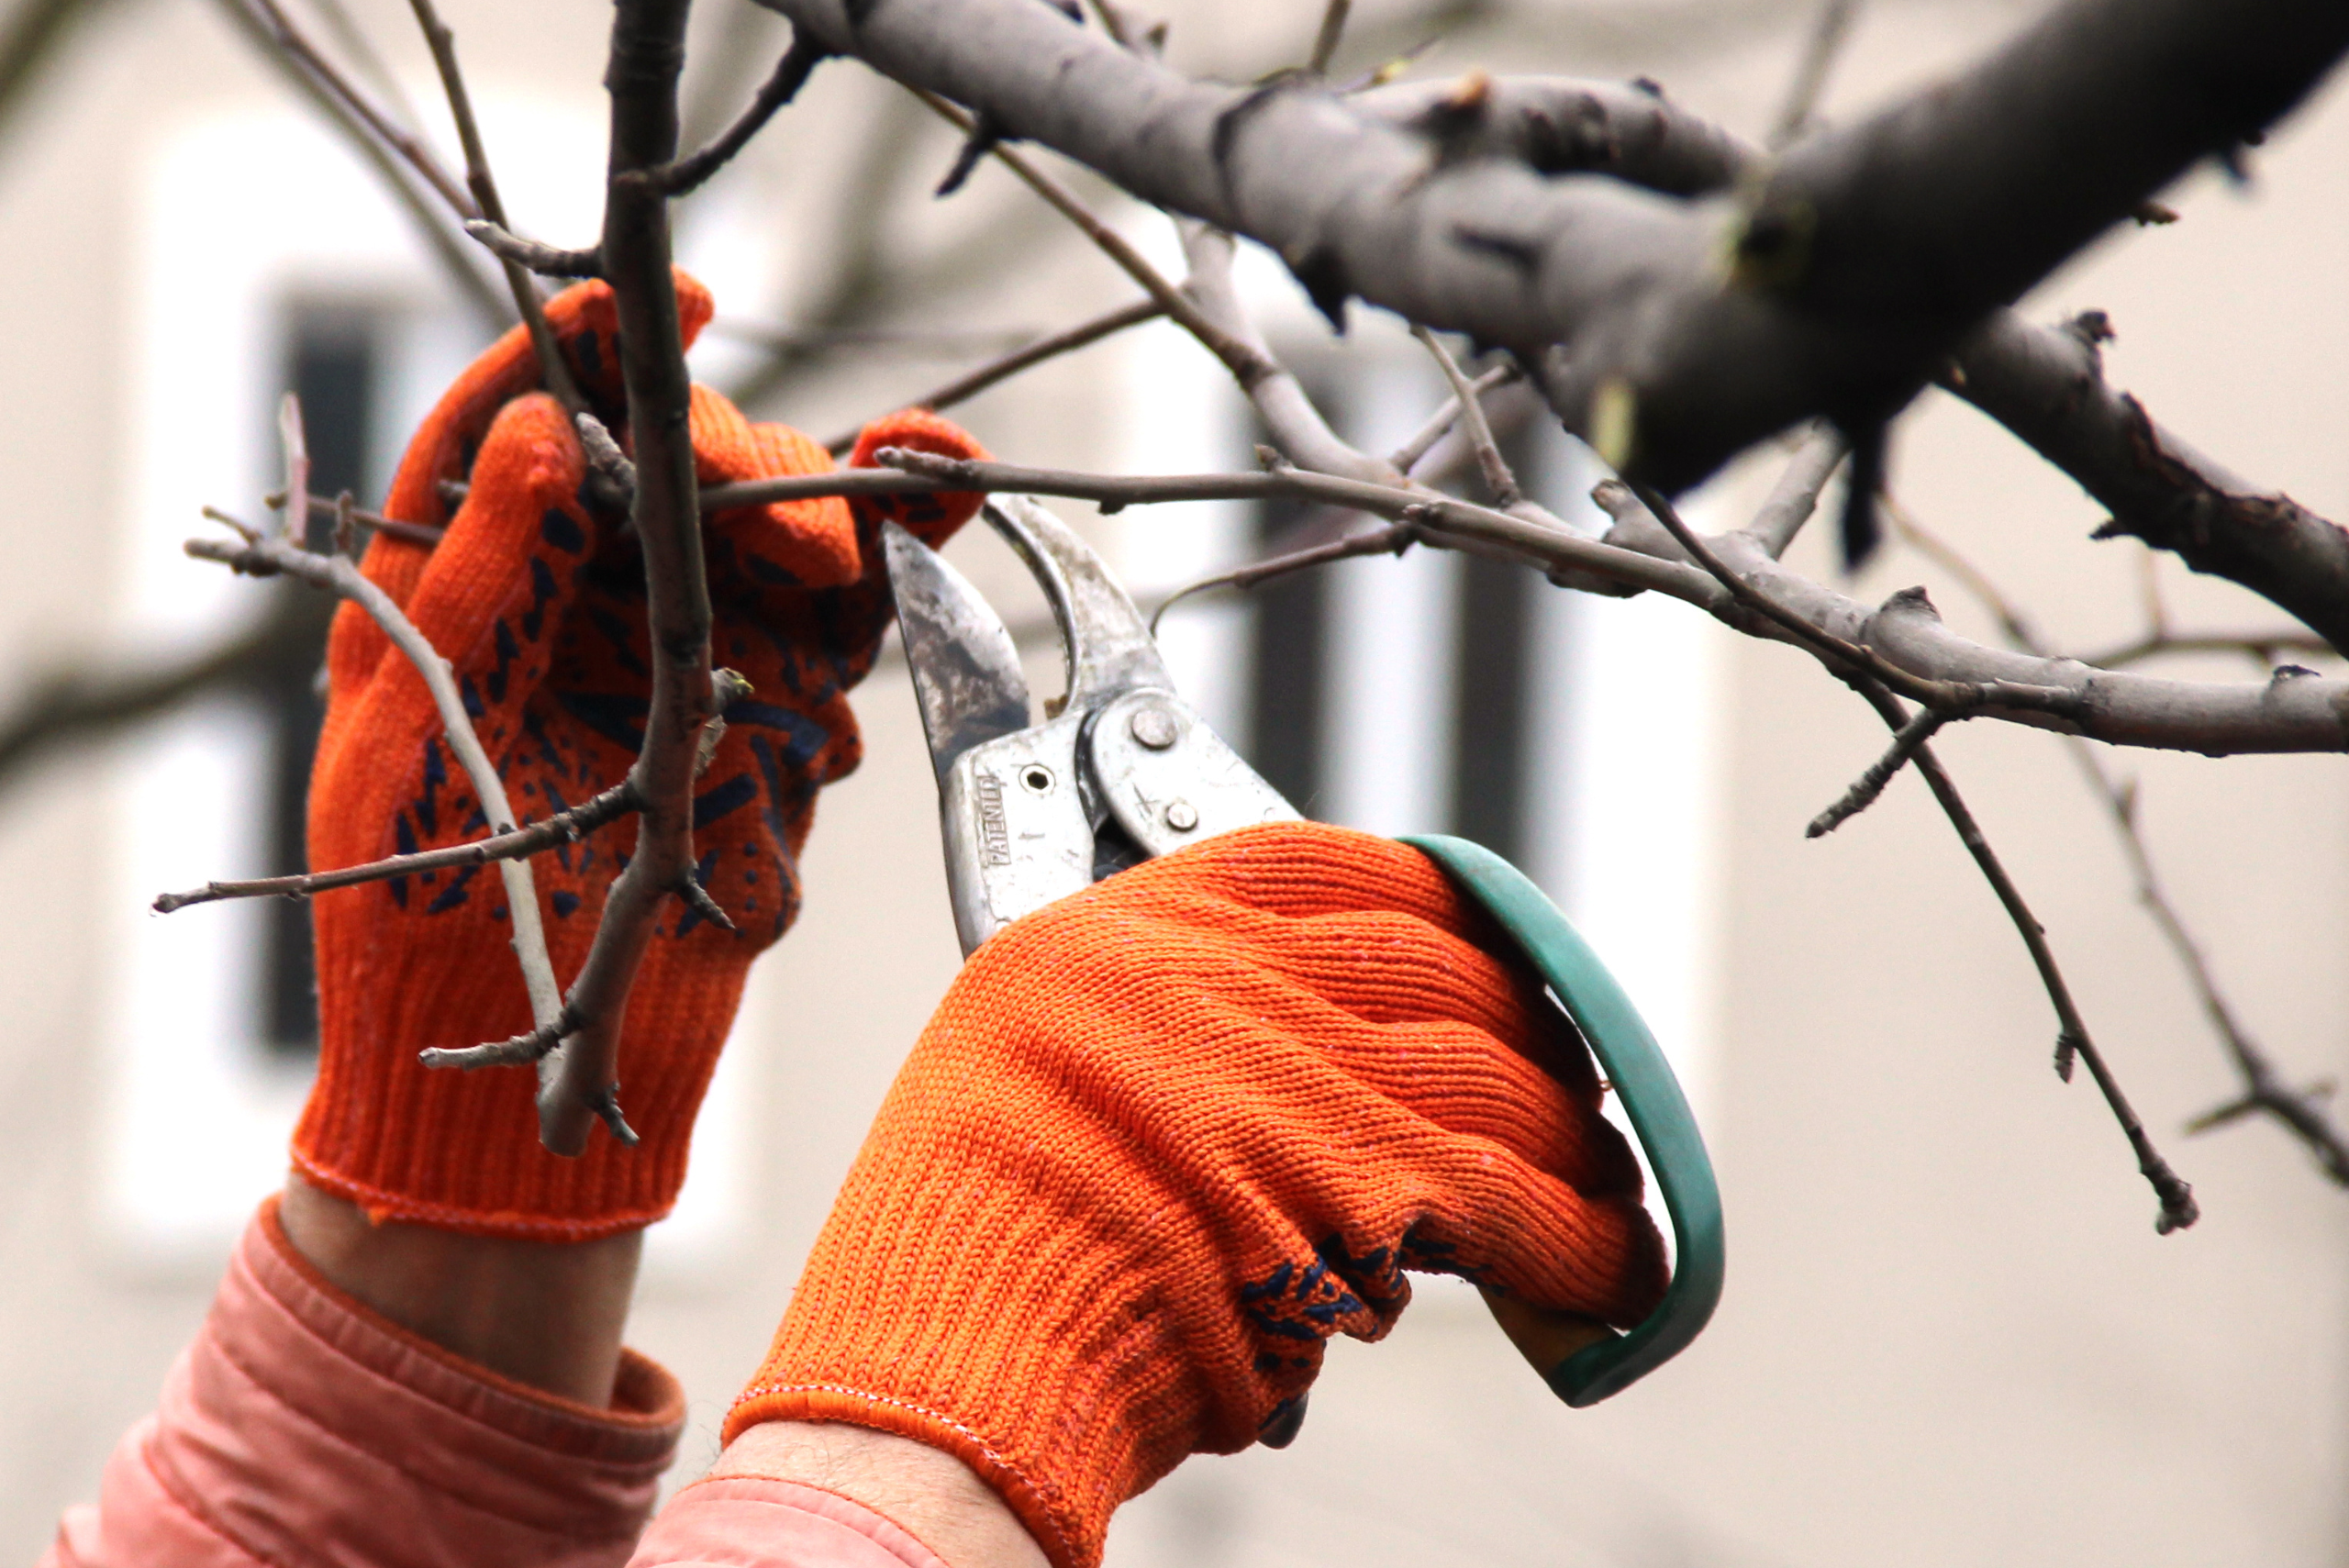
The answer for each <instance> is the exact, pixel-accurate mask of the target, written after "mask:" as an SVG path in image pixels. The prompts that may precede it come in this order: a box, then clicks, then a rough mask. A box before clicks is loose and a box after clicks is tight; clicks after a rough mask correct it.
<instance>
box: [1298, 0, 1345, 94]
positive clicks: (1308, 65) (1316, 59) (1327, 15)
mask: <svg viewBox="0 0 2349 1568" xmlns="http://www.w3.org/2000/svg"><path fill="white" fill-rule="evenodd" d="M1351 10H1353V0H1326V3H1325V4H1324V5H1323V6H1322V7H1321V26H1320V28H1319V30H1317V31H1316V32H1315V33H1314V35H1313V52H1312V53H1311V54H1310V55H1308V57H1307V58H1306V61H1305V69H1306V70H1307V71H1308V72H1311V73H1312V74H1313V75H1316V76H1326V75H1328V74H1329V73H1330V56H1332V55H1334V54H1336V53H1337V52H1338V40H1339V39H1342V38H1344V37H1345V36H1346V13H1347V12H1349V11H1351Z"/></svg>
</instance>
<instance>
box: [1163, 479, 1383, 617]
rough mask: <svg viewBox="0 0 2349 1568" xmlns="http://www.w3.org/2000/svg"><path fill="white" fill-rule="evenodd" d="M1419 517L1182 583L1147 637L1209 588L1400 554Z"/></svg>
mask: <svg viewBox="0 0 2349 1568" xmlns="http://www.w3.org/2000/svg"><path fill="white" fill-rule="evenodd" d="M1419 522H1420V519H1419V517H1418V516H1417V515H1415V513H1414V512H1413V511H1412V510H1410V509H1408V508H1407V509H1406V510H1405V512H1404V514H1403V516H1401V517H1397V519H1396V520H1395V521H1393V522H1391V523H1388V524H1387V525H1386V527H1384V528H1372V529H1370V530H1369V531H1368V532H1366V533H1358V534H1348V535H1346V536H1345V537H1344V538H1342V539H1330V540H1329V541H1328V542H1326V543H1323V544H1314V545H1308V546H1306V547H1305V548H1304V549H1303V550H1288V551H1286V552H1284V553H1282V554H1279V555H1272V556H1267V557H1265V558H1264V560H1262V561H1252V562H1249V563H1248V564H1247V565H1245V566H1241V567H1235V568H1233V569H1232V570H1231V571H1230V572H1219V573H1216V574H1215V575H1214V576H1212V577H1202V578H1200V579H1199V580H1198V581H1197V582H1196V583H1186V584H1184V585H1183V586H1181V587H1180V588H1177V589H1175V591H1174V592H1173V593H1171V594H1169V595H1166V597H1165V598H1164V599H1163V601H1161V603H1160V604H1159V606H1158V608H1157V609H1155V610H1153V611H1152V612H1151V617H1150V630H1151V635H1152V636H1153V637H1154V636H1156V635H1157V634H1158V623H1159V620H1160V618H1161V617H1163V616H1164V615H1165V614H1166V612H1167V611H1168V610H1171V609H1173V608H1174V607H1175V606H1176V605H1178V604H1180V603H1181V602H1182V601H1183V600H1185V599H1187V598H1189V597H1191V595H1194V594H1204V593H1206V592H1207V591H1208V589H1210V588H1253V587H1255V586H1256V585H1257V584H1260V583H1268V582H1270V581H1271V580H1272V579H1274V578H1275V577H1286V576H1287V575H1288V574H1289V573H1292V572H1303V571H1306V570H1307V569H1308V568H1310V567H1315V566H1327V565H1329V564H1330V563H1331V562H1338V561H1352V560H1353V559H1354V558H1355V557H1357V556H1364V555H1400V554H1402V553H1403V552H1404V551H1405V550H1408V549H1410V548H1411V546H1412V545H1413V544H1415V543H1417V542H1418V541H1419Z"/></svg>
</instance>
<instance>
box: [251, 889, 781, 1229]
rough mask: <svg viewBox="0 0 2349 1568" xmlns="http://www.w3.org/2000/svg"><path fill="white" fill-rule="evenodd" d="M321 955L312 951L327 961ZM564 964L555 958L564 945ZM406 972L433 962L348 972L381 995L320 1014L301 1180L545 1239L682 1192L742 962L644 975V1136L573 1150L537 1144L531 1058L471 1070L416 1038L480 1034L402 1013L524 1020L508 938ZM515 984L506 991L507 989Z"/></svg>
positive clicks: (628, 1215)
mask: <svg viewBox="0 0 2349 1568" xmlns="http://www.w3.org/2000/svg"><path fill="white" fill-rule="evenodd" d="M350 891H351V893H352V894H354V895H364V894H366V893H367V892H369V891H372V890H368V889H351V890H350ZM328 896H340V895H328ZM321 929H322V932H323V930H324V929H328V928H326V927H322V928H321ZM655 940H662V939H655ZM322 946H323V944H322ZM329 956H330V955H329V954H328V952H325V951H322V952H321V953H320V958H321V960H322V961H325V960H328V958H329ZM557 965H558V973H561V972H562V968H563V967H564V966H563V965H562V961H561V959H558V961H557ZM410 973H415V974H432V975H435V976H440V977H442V978H441V979H439V980H436V982H435V983H434V984H432V985H431V986H430V987H429V994H427V995H419V992H420V991H425V990H426V989H427V988H423V987H418V986H415V985H402V984H399V983H398V982H396V981H387V980H384V979H380V978H379V979H371V980H366V981H360V980H356V979H354V980H351V981H347V982H344V983H343V984H347V985H350V986H351V987H353V989H352V990H351V992H350V993H349V994H351V995H368V996H370V997H373V998H376V999H378V1001H379V1003H380V1005H379V1006H374V1007H371V1008H363V1009H362V1008H348V1009H341V1010H340V1011H339V1012H338V1013H335V1014H330V1015H329V1016H328V1018H327V1019H326V1020H325V1025H326V1028H325V1038H324V1040H323V1041H322V1046H321V1050H320V1052H319V1066H318V1078H317V1084H315V1085H313V1086H312V1088H311V1091H310V1098H309V1101H308V1103H307V1104H306V1106H304V1107H303V1111H302V1119H301V1121H300V1122H299V1123H298V1124H297V1125H296V1127H295V1131H294V1141H293V1150H292V1154H293V1161H294V1168H295V1170H296V1171H298V1172H300V1173H301V1174H302V1176H303V1179H304V1180H306V1181H307V1182H309V1183H310V1184H312V1185H314V1186H317V1187H320V1188H323V1189H324V1190H326V1191H328V1192H330V1193H333V1194H334V1195H337V1196H338V1197H342V1198H347V1199H349V1200H350V1201H351V1202H352V1203H355V1204H357V1205H359V1206H360V1207H362V1208H364V1209H365V1210H366V1211H367V1214H368V1218H371V1219H373V1220H374V1221H376V1222H377V1223H378V1224H382V1223H384V1222H395V1223H401V1224H412V1225H429V1226H433V1227H435V1228H437V1229H443V1230H459V1231H463V1232H466V1233H468V1234H471V1235H476V1236H506V1237H515V1238H518V1239H522V1240H540V1241H587V1240H595V1239H596V1238H597V1237H602V1236H609V1235H613V1234H616V1233H618V1232H619V1231H623V1230H635V1229H642V1228H643V1227H645V1226H647V1225H650V1224H651V1223H652V1222H653V1221H654V1220H657V1219H660V1218H664V1217H665V1216H666V1215H667V1214H668V1213H669V1211H670V1209H672V1208H673V1207H675V1205H676V1201H677V1192H678V1189H679V1188H680V1187H681V1186H683V1185H684V1184H685V1165H686V1154H687V1150H688V1146H689V1144H690V1142H691V1139H692V1134H693V1123H694V1116H695V1113H696V1111H697V1110H698V1109H699V1107H700V1105H701V1098H702V1095H703V1092H704V1091H705V1090H706V1089H707V1087H708V1084H709V1075H710V1073H711V1072H712V1071H713V1070H714V1069H715V1068H716V1066H717V1062H718V1047H719V1046H720V1045H721V1044H722V1043H723V1042H724V1040H725V1038H726V1032H727V1029H728V1026H729V1024H730V1022H731V1021H732V1019H733V1017H734V1011H735V1008H736V1006H737V1005H738V1004H739V1003H740V1000H741V993H742V984H743V980H744V978H745V971H744V969H743V968H742V967H741V966H740V965H733V964H727V965H718V964H694V965H672V966H669V967H668V969H667V970H666V971H665V972H664V973H657V974H652V973H648V974H644V975H642V976H640V978H639V981H638V983H637V985H636V987H635V989H634V991H633V993H632V994H631V995H630V996H629V1008H628V1018H627V1023H626V1026H625V1028H624V1030H623V1032H622V1035H621V1039H620V1059H619V1073H620V1079H621V1088H622V1094H623V1096H624V1097H623V1100H622V1104H624V1105H625V1106H627V1107H628V1116H629V1123H630V1125H631V1126H633V1127H634V1128H635V1129H636V1130H637V1132H638V1134H639V1136H640V1142H639V1143H638V1145H637V1146H636V1147H635V1148H633V1149H630V1148H628V1147H625V1146H623V1145H622V1144H620V1143H619V1142H618V1140H615V1139H610V1138H596V1139H593V1140H590V1141H589V1144H588V1148H587V1151H586V1152H585V1153H584V1154H581V1155H580V1156H578V1157H577V1158H575V1159H566V1158H563V1157H562V1156H560V1155H556V1154H551V1153H549V1152H548V1151H546V1150H545V1149H544V1148H542V1147H540V1143H539V1140H538V1136H537V1131H538V1111H537V1106H536V1101H535V1096H536V1093H537V1088H538V1084H537V1078H536V1075H535V1074H533V1073H530V1072H529V1071H528V1070H527V1069H523V1068H518V1067H491V1068H483V1069H480V1070H478V1071H475V1072H472V1073H466V1072H462V1071H459V1070H455V1069H429V1068H425V1067H423V1066H420V1065H418V1064H417V1060H416V1051H417V1042H419V1041H423V1042H428V1043H433V1044H465V1043H473V1042H471V1041H454V1040H441V1039H440V1038H439V1035H438V1031H436V1030H434V1029H428V1028H423V1027H419V1025H418V1024H417V1022H415V1021H413V1020H412V1018H411V1017H410V1015H411V1014H424V1013H425V1012H426V1011H427V1009H429V1017H430V1018H432V1019H434V1020H435V1021H437V1022H441V1023H442V1028H444V1029H445V1020H448V1019H452V1018H453V1019H462V1020H465V1021H466V1022H467V1025H468V1027H474V1026H477V1025H479V1026H486V1028H485V1029H484V1033H483V1036H482V1038H484V1039H495V1038H497V1036H496V1033H495V1031H496V1029H498V1028H499V1026H500V1023H501V1022H510V1023H511V1024H512V1025H513V1028H512V1029H511V1030H510V1031H509V1032H514V1033H518V1032H520V1031H521V1030H522V1029H527V1028H529V1007H528V1004H527V1002H526V1001H525V1000H524V999H523V997H522V995H521V982H520V978H519V976H518V975H517V974H515V973H514V972H513V965H512V963H511V962H507V961H506V954H505V953H504V952H503V951H491V952H487V953H483V954H480V955H478V956H477V957H476V958H475V959H474V960H473V962H470V963H461V962H417V964H415V965H413V966H412V967H411V968H410ZM325 977H326V972H325V963H324V962H322V963H321V978H322V980H323V979H324V978H325ZM568 978H569V977H568V976H567V975H565V976H564V979H565V981H566V984H567V983H568ZM362 986H363V989H360V987H362ZM509 990H510V991H511V992H512V994H513V995H511V997H510V998H509V997H507V996H506V995H503V993H505V992H506V991H509ZM452 992H454V993H459V994H458V995H451V993H452ZM468 993H477V995H469V994H468Z"/></svg>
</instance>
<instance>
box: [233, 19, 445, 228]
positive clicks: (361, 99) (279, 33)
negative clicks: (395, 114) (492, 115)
mask: <svg viewBox="0 0 2349 1568" xmlns="http://www.w3.org/2000/svg"><path fill="white" fill-rule="evenodd" d="M236 4H238V5H239V6H245V5H250V6H251V7H252V8H253V10H254V11H255V12H257V13H259V15H260V17H261V20H262V23H263V24H264V25H265V26H266V27H267V28H268V29H269V36H270V39H271V41H272V42H273V43H274V44H275V45H276V46H277V48H278V49H279V50H281V51H283V52H284V54H285V55H286V57H287V58H289V59H291V60H293V61H296V62H297V63H299V64H300V65H301V66H302V68H303V69H304V70H306V71H307V72H309V73H310V74H311V75H312V76H313V77H315V78H316V79H317V82H318V83H320V84H321V85H323V86H324V87H325V88H326V89H327V90H328V92H330V93H332V94H333V95H335V97H336V98H337V99H339V100H340V102H341V103H342V105H343V106H344V107H346V108H348V109H349V110H350V111H351V113H352V114H354V115H356V116H357V117H359V118H360V119H361V120H362V122H363V123H364V124H365V125H366V127H367V128H368V129H369V130H370V131H372V132H373V133H374V135H375V136H376V137H377V138H378V139H380V140H381V141H382V142H383V143H384V145H385V146H386V147H389V148H390V149H391V150H393V151H395V152H396V153H398V154H399V155H400V157H401V158H402V159H404V160H406V163H407V166H408V167H409V168H411V169H413V170H415V171H416V172H417V174H418V175H420V176H421V177H422V178H423V180H424V183H426V184H429V185H430V186H431V187H432V189H433V190H434V192H435V193H437V194H438V195H440V199H441V200H442V201H444V202H446V203H447V204H448V205H449V210H450V211H451V212H453V213H455V214H456V215H457V216H458V217H481V216H482V214H481V209H480V208H479V207H477V206H475V205H474V203H473V198H472V197H471V196H469V195H466V194H465V188H464V187H463V186H462V185H461V184H459V183H457V180H456V177H455V176H454V175H452V174H451V173H450V172H449V171H448V170H447V169H445V168H443V167H442V166H441V163H440V160H439V159H438V158H436V157H434V156H433V155H432V150H431V149H430V148H429V147H427V146H426V145H425V144H424V143H423V142H422V141H421V140H419V139H417V137H416V135H415V134H414V133H413V132H411V131H409V130H408V129H406V128H405V127H403V126H401V125H399V124H398V123H397V122H395V120H393V118H392V117H390V116H389V115H387V114H385V113H384V111H383V110H382V109H380V108H378V107H376V106H375V104H374V102H373V100H372V99H370V98H369V97H368V96H367V95H366V94H364V93H362V92H361V91H360V90H359V88H358V87H357V85H356V84H354V83H352V82H351V79H350V78H349V77H347V76H345V75H344V74H343V73H342V72H340V71H339V70H337V69H336V68H335V65H334V63H333V61H329V60H328V59H327V57H326V56H325V55H324V54H322V53H320V52H319V51H318V49H317V45H315V44H313V43H311V41H310V40H309V39H308V38H307V37H306V36H305V35H304V34H303V32H302V30H301V29H300V28H296V27H295V25H294V24H293V22H292V21H290V20H289V19H288V18H287V17H286V15H285V12H284V8H283V7H281V6H279V5H278V4H277V0H236Z"/></svg>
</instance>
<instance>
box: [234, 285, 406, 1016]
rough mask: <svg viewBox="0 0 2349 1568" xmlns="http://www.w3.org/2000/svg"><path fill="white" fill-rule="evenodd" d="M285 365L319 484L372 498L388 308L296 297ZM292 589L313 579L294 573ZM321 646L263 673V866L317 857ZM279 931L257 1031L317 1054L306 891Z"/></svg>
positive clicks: (316, 533) (321, 536) (329, 534)
mask: <svg viewBox="0 0 2349 1568" xmlns="http://www.w3.org/2000/svg"><path fill="white" fill-rule="evenodd" d="M281 317H282V319H284V322H285V323H286V326H285V329H284V342H285V352H284V371H283V372H282V373H281V376H280V381H281V384H283V385H284V386H288V387H291V388H292V389H293V391H294V393H295V395H296V396H297V397H299V398H300V399H301V403H302V422H303V432H304V435H305V438H306V441H307V443H308V447H309V453H310V488H311V490H312V491H313V492H314V493H315V494H317V495H340V494H342V493H343V492H344V491H346V490H347V491H349V492H351V495H352V496H353V497H354V498H355V499H356V501H357V503H358V505H360V506H362V507H373V506H374V505H375V503H376V498H378V497H380V495H382V493H383V488H384V477H385V476H384V473H383V468H384V462H383V457H382V454H380V453H378V452H377V451H376V450H375V448H376V447H377V445H378V444H379V442H378V440H377V433H376V428H375V411H376V408H377V406H379V404H380V403H381V402H382V401H383V389H382V388H381V386H380V385H379V384H378V382H379V378H380V376H381V374H382V370H383V364H384V353H383V352H382V351H381V348H380V343H379V340H380V339H381V337H382V335H383V333H384V328H385V326H386V324H387V323H388V322H389V321H390V320H391V319H392V317H391V316H390V314H389V313H388V312H387V311H384V310H383V309H380V308H370V307H367V306H355V305H315V304H305V303H296V304H295V305H293V306H290V307H288V308H286V309H284V311H282V312H281ZM265 401H266V402H267V404H268V406H267V407H266V408H264V409H262V410H261V411H260V417H261V418H262V421H263V429H264V430H265V431H266V432H267V436H268V439H271V440H274V439H276V428H277V406H276V399H275V398H269V399H267V400H265ZM306 537H307V539H308V542H309V545H310V548H311V549H313V550H326V549H329V548H331V547H332V545H333V542H334V519H333V517H329V516H327V515H325V514H320V515H317V516H315V517H311V518H310V519H309V525H308V528H307V534H306ZM278 591H279V592H284V593H308V592H310V591H311V590H309V589H306V588H302V587H298V586H294V585H287V586H285V587H284V588H281V589H279V590H278ZM318 674H319V669H318V662H317V659H316V658H312V659H307V660H301V661H291V662H284V663H282V664H279V665H276V666H273V667H272V668H271V669H269V670H267V671H264V672H262V675H261V677H260V679H259V680H258V681H257V682H256V683H255V685H256V690H255V692H254V695H255V697H256V698H257V699H258V700H259V702H260V703H261V706H262V709H263V710H264V712H265V713H266V714H267V716H268V722H269V724H270V727H271V728H270V737H269V742H268V745H269V753H270V755H269V763H268V767H269V780H268V789H269V795H270V803H269V807H268V832H269V842H268V846H267V849H266V851H265V856H266V858H265V860H264V862H263V863H264V865H265V866H266V868H267V869H266V872H265V874H267V875H270V876H287V875H292V874H295V873H300V872H303V871H306V870H308V869H309V862H308V858H307V856H306V853H305V846H306V841H307V828H306V816H307V808H308V801H309V787H310V757H311V754H312V753H313V752H314V751H317V744H318V725H319V722H320V721H321V720H322V719H323V718H324V717H325V716H326V703H325V701H324V699H323V698H322V697H321V696H320V695H319V690H318ZM267 907H268V910H269V934H268V936H267V938H266V939H265V940H266V947H265V949H264V951H263V953H262V973H261V983H260V985H259V994H258V996H257V998H256V1000H257V1004H258V1008H259V1012H260V1018H259V1020H258V1028H257V1030H256V1033H257V1037H258V1039H259V1040H260V1041H261V1043H262V1046H263V1047H264V1048H265V1049H267V1050H269V1051H273V1052H275V1053H277V1054H280V1055H283V1056H287V1057H306V1056H311V1055H315V1054H316V1053H317V1048H318V999H317V972H316V971H315V970H314V968H313V967H312V965H311V962H310V906H309V905H308V904H307V903H306V902H303V901H299V900H295V899H290V898H278V899H272V900H270V902H269V904H268V906H267Z"/></svg>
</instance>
